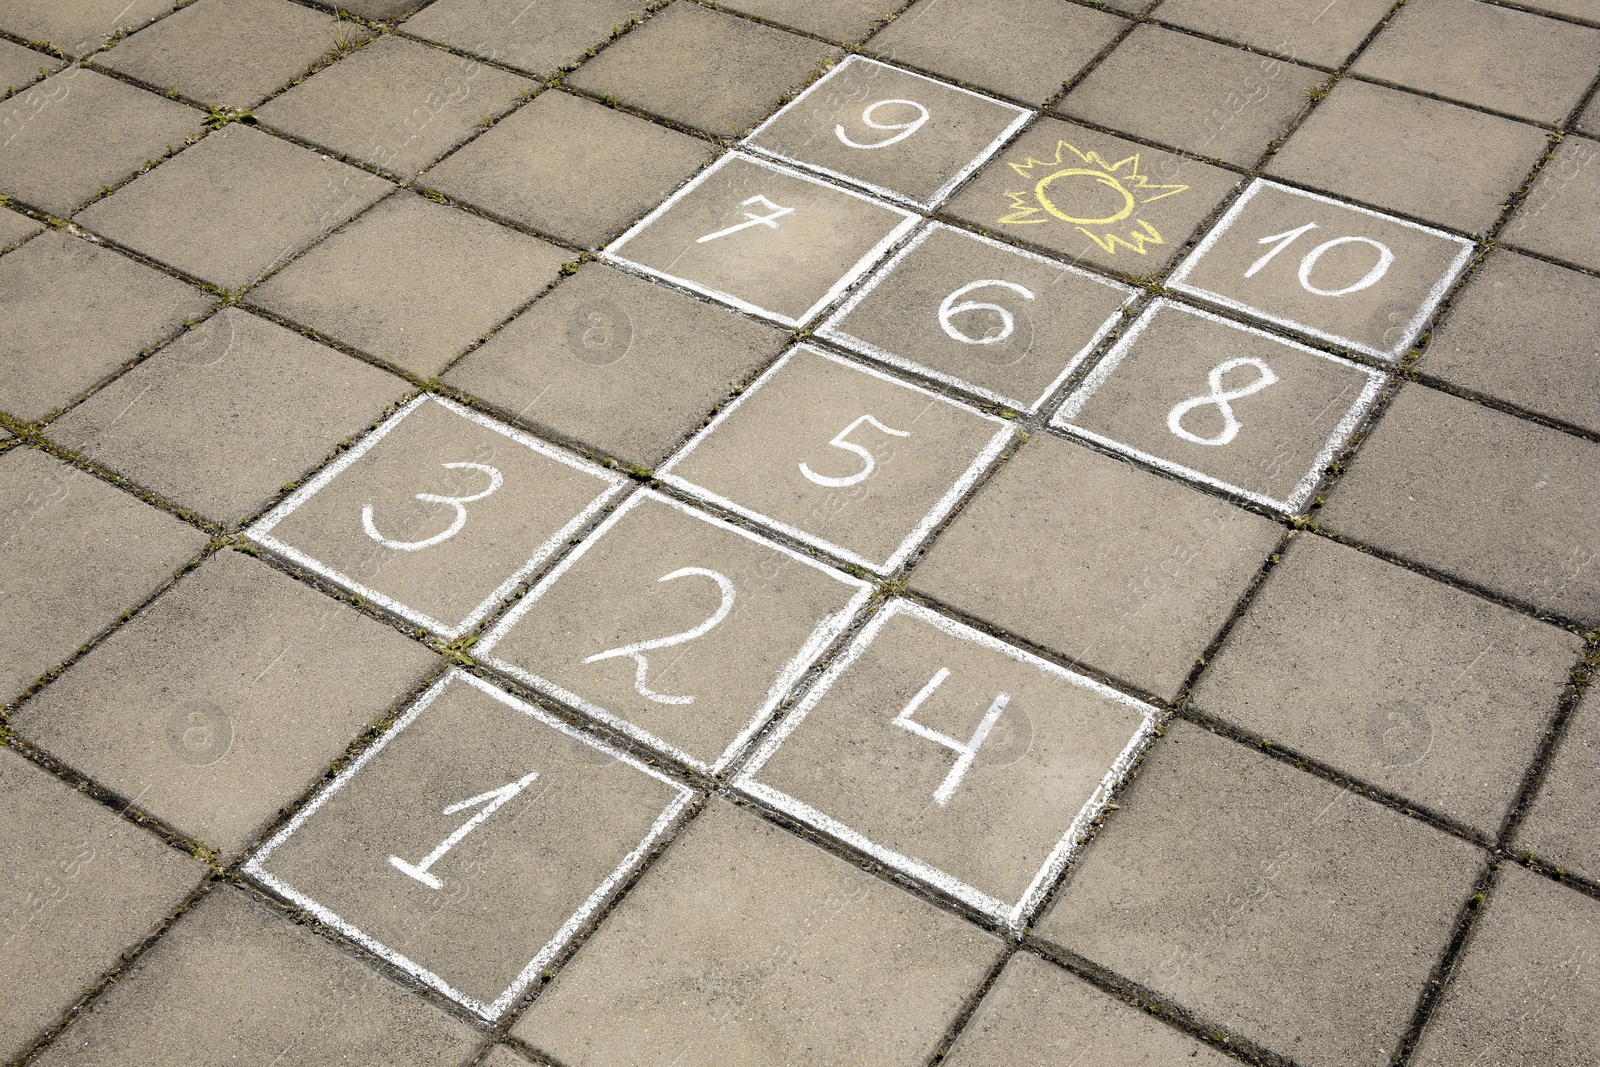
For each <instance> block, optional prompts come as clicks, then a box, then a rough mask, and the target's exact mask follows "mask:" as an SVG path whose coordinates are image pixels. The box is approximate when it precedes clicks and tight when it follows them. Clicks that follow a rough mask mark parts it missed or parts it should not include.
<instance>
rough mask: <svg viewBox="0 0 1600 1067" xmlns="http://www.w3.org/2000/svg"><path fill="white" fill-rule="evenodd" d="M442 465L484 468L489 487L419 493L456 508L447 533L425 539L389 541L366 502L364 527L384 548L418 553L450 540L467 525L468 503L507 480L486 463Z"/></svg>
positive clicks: (428, 501)
mask: <svg viewBox="0 0 1600 1067" xmlns="http://www.w3.org/2000/svg"><path fill="white" fill-rule="evenodd" d="M442 466H443V467H444V468H445V469H446V470H475V471H482V472H483V473H484V474H487V475H488V476H489V488H487V489H485V490H484V491H483V492H481V493H473V494H472V495H471V496H440V495H439V494H438V493H418V494H417V499H418V500H420V501H422V502H423V503H424V504H449V505H450V506H451V507H453V508H455V511H456V517H455V519H454V521H452V522H451V523H450V525H449V527H448V528H447V529H445V530H444V532H443V533H436V534H434V535H433V536H432V537H425V538H423V539H422V540H421V541H391V540H389V538H387V537H385V536H383V534H381V533H379V532H378V528H377V526H375V525H374V524H373V522H372V505H371V504H366V505H363V506H362V508H361V528H362V529H363V530H365V531H366V532H367V536H368V537H370V538H372V539H373V540H374V541H376V542H378V544H380V545H382V546H383V547H384V548H392V549H395V550H397V551H400V552H417V551H420V550H421V549H424V548H432V547H433V546H434V545H437V544H439V543H440V542H441V541H448V540H450V538H452V537H454V536H455V535H456V534H458V533H460V532H461V528H462V527H463V526H465V525H466V524H467V509H466V507H465V506H464V505H467V504H470V503H472V502H473V501H474V500H482V499H483V498H484V497H486V496H489V495H490V494H491V493H494V492H496V491H498V490H499V488H500V486H501V485H502V484H504V482H505V476H504V475H503V474H501V473H500V472H499V471H498V470H496V469H495V468H493V467H491V466H489V465H488V464H486V463H445V464H442Z"/></svg>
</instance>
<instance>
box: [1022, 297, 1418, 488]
mask: <svg viewBox="0 0 1600 1067" xmlns="http://www.w3.org/2000/svg"><path fill="white" fill-rule="evenodd" d="M1168 309H1170V310H1172V311H1174V312H1177V313H1180V314H1185V315H1192V316H1195V317H1196V318H1203V319H1206V320H1208V321H1210V322H1214V323H1217V324H1218V325H1220V326H1224V327H1226V328H1229V329H1234V330H1239V331H1241V332H1243V333H1250V334H1255V335H1256V336H1258V337H1265V338H1268V339H1269V340H1271V341H1274V342H1275V343H1277V344H1280V345H1284V346H1286V347H1288V348H1291V349H1293V350H1295V351H1298V352H1303V353H1305V354H1307V355H1310V356H1314V357H1316V358H1318V359H1322V360H1326V361H1327V362H1329V363H1333V364H1336V365H1338V366H1341V367H1348V368H1352V369H1355V370H1357V371H1359V372H1361V373H1362V374H1364V375H1366V376H1367V379H1368V381H1367V384H1366V385H1364V386H1362V389H1361V392H1360V393H1359V394H1358V395H1357V397H1356V399H1355V400H1354V401H1353V402H1352V404H1351V406H1350V408H1349V410H1347V411H1346V412H1345V414H1344V416H1343V417H1342V418H1340V420H1339V422H1338V423H1337V424H1336V425H1335V426H1334V429H1333V431H1332V433H1331V434H1330V436H1329V437H1328V440H1327V442H1326V443H1325V444H1324V445H1323V446H1322V447H1321V448H1320V449H1319V450H1318V451H1317V453H1316V455H1315V457H1314V458H1313V460H1312V463H1311V467H1310V469H1309V470H1308V471H1307V473H1306V474H1305V475H1303V476H1302V477H1301V478H1300V479H1299V481H1297V482H1296V483H1295V486H1294V488H1293V489H1291V490H1290V491H1289V493H1288V494H1287V495H1286V496H1285V497H1284V498H1283V499H1281V500H1280V499H1278V498H1276V497H1271V496H1267V495H1266V494H1264V493H1260V492H1257V491H1255V490H1252V489H1246V488H1244V487H1243V486H1240V485H1235V484H1234V483H1232V482H1229V481H1225V480H1223V479H1222V478H1218V477H1216V476H1215V475H1210V474H1206V473H1205V472H1203V471H1199V470H1196V469H1194V468H1193V467H1190V466H1187V465H1185V464H1183V463H1179V462H1178V461H1176V460H1171V459H1166V458H1164V457H1162V456H1158V455H1155V454H1153V453H1151V452H1147V451H1145V450H1144V449H1141V448H1137V447H1135V446H1133V445H1129V444H1125V443H1123V442H1121V441H1118V440H1116V439H1115V438H1112V437H1107V436H1106V435H1105V434H1102V433H1097V432H1096V431H1094V430H1089V429H1086V428H1084V427H1081V426H1077V425H1074V424H1073V423H1072V422H1071V420H1073V419H1076V418H1077V417H1078V416H1079V415H1080V414H1081V413H1082V411H1083V408H1084V406H1085V405H1086V404H1087V403H1088V402H1089V400H1090V399H1092V398H1093V396H1094V394H1095V393H1096V392H1098V391H1099V390H1100V388H1101V386H1103V385H1105V383H1106V381H1107V379H1109V378H1110V377H1111V375H1112V374H1113V373H1114V372H1115V371H1116V369H1117V367H1118V366H1120V365H1121V363H1122V361H1123V360H1124V359H1125V358H1126V357H1127V355H1128V353H1129V352H1130V351H1132V349H1133V345H1134V343H1135V342H1137V341H1138V340H1139V338H1140V337H1141V336H1142V335H1143V334H1144V332H1145V330H1146V329H1147V328H1148V327H1149V325H1150V323H1151V322H1152V321H1154V319H1155V317H1156V315H1157V314H1158V313H1160V312H1161V311H1164V310H1168ZM1389 380H1390V379H1389V375H1386V374H1384V373H1383V372H1381V371H1378V370H1375V369H1374V368H1372V367H1367V366H1363V365H1362V364H1359V363H1354V362H1351V361H1350V360H1346V359H1341V358H1339V357H1338V356H1335V355H1333V354H1331V353H1328V352H1323V351H1321V350H1320V349H1316V348H1312V347H1310V346H1308V345H1302V344H1297V343H1295V342H1293V341H1288V340H1285V339H1283V338H1280V337H1274V336H1273V335H1272V334H1269V333H1267V332H1266V331H1264V330H1259V329H1256V328H1255V327H1253V326H1250V325H1247V324H1245V323H1241V322H1235V321H1234V320H1232V319H1228V318H1224V317H1222V316H1220V315H1214V314H1212V313H1210V312H1208V311H1203V310H1201V309H1199V308H1193V307H1189V306H1187V305H1185V304H1179V303H1176V302H1174V301H1172V300H1168V299H1166V298H1165V297H1163V298H1161V299H1158V300H1154V301H1152V302H1151V303H1150V306H1149V307H1147V308H1146V309H1145V310H1144V313H1143V314H1142V315H1140V317H1139V319H1138V320H1137V321H1136V322H1135V323H1134V324H1133V326H1132V327H1130V328H1129V330H1128V332H1127V333H1126V334H1124V335H1123V336H1122V337H1121V338H1120V339H1119V340H1118V341H1117V343H1116V344H1115V345H1114V346H1112V348H1111V350H1110V351H1109V352H1107V353H1106V354H1105V357H1104V358H1102V359H1101V360H1100V362H1099V363H1098V364H1096V365H1095V368H1094V370H1093V371H1092V372H1090V373H1089V374H1088V375H1086V376H1085V377H1084V379H1083V381H1082V382H1081V383H1080V384H1079V385H1078V388H1077V389H1076V390H1075V391H1074V392H1073V394H1072V395H1071V396H1069V397H1068V398H1067V401H1066V403H1064V404H1062V405H1061V408H1060V410H1058V411H1057V412H1056V414H1055V417H1054V418H1052V419H1051V420H1050V428H1051V429H1054V430H1059V431H1061V432H1062V433H1065V434H1069V435H1071V436H1073V437H1079V438H1083V439H1084V440H1088V441H1093V442H1095V443H1097V444H1099V445H1102V446H1104V447H1105V448H1108V449H1110V450H1112V451H1113V452H1119V453H1121V454H1123V455H1126V456H1132V457H1134V458H1136V459H1139V460H1142V461H1143V462H1145V463H1148V464H1150V465H1151V466H1153V467H1159V468H1160V469H1162V470H1164V471H1167V472H1168V473H1169V474H1175V475H1178V476H1179V477H1181V478H1184V479H1188V480H1193V481H1198V482H1201V483H1203V484H1205V485H1208V486H1210V487H1211V488H1213V489H1216V490H1219V491H1221V492H1223V493H1226V494H1229V495H1237V496H1240V497H1242V498H1244V499H1246V500H1249V501H1252V502H1254V503H1256V504H1260V505H1262V506H1263V507H1267V508H1270V509H1272V510H1273V511H1277V512H1281V513H1282V514H1285V515H1300V514H1302V513H1303V512H1304V511H1305V509H1306V506H1307V505H1308V504H1309V503H1310V499H1311V495H1312V493H1314V492H1315V491H1316V488H1317V485H1318V484H1319V483H1320V482H1321V481H1322V472H1323V469H1324V468H1325V467H1327V465H1328V463H1329V462H1330V461H1331V460H1332V459H1333V457H1334V456H1335V455H1336V454H1337V453H1338V452H1339V450H1340V449H1341V448H1342V447H1344V444H1345V442H1346V440H1347V439H1348V438H1349V436H1350V434H1351V433H1353V432H1354V431H1355V429H1356V427H1357V426H1358V425H1359V424H1360V422H1361V420H1362V419H1364V418H1365V417H1366V415H1367V413H1368V412H1369V411H1370V410H1371V409H1372V405H1373V404H1374V403H1375V402H1376V401H1377V399H1378V394H1379V392H1380V391H1381V390H1382V389H1383V387H1384V385H1385V384H1386V383H1387V382H1388V381H1389Z"/></svg>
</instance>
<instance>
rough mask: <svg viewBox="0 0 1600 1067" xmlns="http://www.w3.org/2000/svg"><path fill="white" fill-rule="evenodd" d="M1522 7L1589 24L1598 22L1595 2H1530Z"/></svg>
mask: <svg viewBox="0 0 1600 1067" xmlns="http://www.w3.org/2000/svg"><path fill="white" fill-rule="evenodd" d="M1522 6H1523V7H1529V8H1532V9H1533V10H1535V11H1548V12H1550V13H1551V14H1555V15H1566V16H1568V17H1569V18H1574V19H1580V20H1584V21H1587V22H1590V23H1595V22H1600V8H1597V7H1595V0H1532V2H1530V3H1527V4H1524V5H1522Z"/></svg>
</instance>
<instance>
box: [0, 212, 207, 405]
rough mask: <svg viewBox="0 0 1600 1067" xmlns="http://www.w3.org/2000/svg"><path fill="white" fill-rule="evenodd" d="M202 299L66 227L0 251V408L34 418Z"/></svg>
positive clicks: (152, 339)
mask: <svg viewBox="0 0 1600 1067" xmlns="http://www.w3.org/2000/svg"><path fill="white" fill-rule="evenodd" d="M12 217H15V216H10V215H7V216H6V220H7V221H9V219H10V218H12ZM0 225H4V223H3V222H0ZM210 304H211V301H210V299H209V298H207V297H206V295H205V294H204V293H201V292H200V291H199V290H196V289H193V288H191V287H189V286H187V285H185V284H184V283H182V282H180V281H178V280H177V279H175V278H171V277H169V276H167V275H165V274H162V273H161V272H159V271H155V270H151V269H150V268H149V267H146V266H144V265H142V264H140V263H136V262H134V261H133V260H131V259H129V258H127V257H126V256H123V255H121V254H120V253H118V252H113V251H112V250H111V249H109V248H106V247H104V246H102V245H98V244H95V243H94V242H92V241H86V240H83V239H82V238H80V237H77V236H74V235H73V234H72V233H70V232H68V231H59V232H53V233H50V234H48V235H45V236H41V237H38V238H36V239H35V240H33V241H30V242H29V243H28V244H26V245H24V246H23V247H21V248H18V249H17V250H16V251H14V252H12V253H11V254H9V255H7V256H6V257H5V258H4V259H0V318H4V319H5V322H6V329H5V331H4V332H3V333H0V409H3V410H5V411H6V412H8V413H10V414H11V415H13V416H15V417H16V418H19V419H22V420H24V421H28V422H32V421H35V420H38V419H42V418H44V417H45V416H47V415H49V414H51V413H52V412H54V411H57V410H59V409H60V408H62V407H65V406H66V405H67V404H68V403H70V402H71V401H73V400H75V399H77V398H78V397H79V396H81V395H83V393H84V392H85V391H87V390H88V389H90V388H92V387H93V386H95V385H96V384H98V383H99V382H100V381H102V380H103V379H105V378H106V377H107V376H109V375H111V374H112V373H113V372H115V371H117V370H119V369H121V368H122V367H123V366H124V365H126V364H127V363H129V362H130V361H132V360H133V359H135V358H137V357H138V355H139V353H140V352H141V351H143V350H146V349H149V348H151V347H154V346H155V345H156V344H158V343H159V342H161V341H162V340H164V339H165V338H167V337H169V336H171V334H172V333H173V332H174V331H176V330H177V329H178V328H179V327H180V326H181V325H182V323H183V322H184V320H185V319H188V318H190V317H192V316H197V315H201V314H203V313H204V312H205V310H206V309H207V308H208V307H209V306H210Z"/></svg>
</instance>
